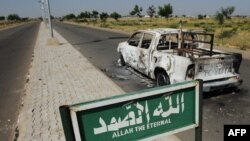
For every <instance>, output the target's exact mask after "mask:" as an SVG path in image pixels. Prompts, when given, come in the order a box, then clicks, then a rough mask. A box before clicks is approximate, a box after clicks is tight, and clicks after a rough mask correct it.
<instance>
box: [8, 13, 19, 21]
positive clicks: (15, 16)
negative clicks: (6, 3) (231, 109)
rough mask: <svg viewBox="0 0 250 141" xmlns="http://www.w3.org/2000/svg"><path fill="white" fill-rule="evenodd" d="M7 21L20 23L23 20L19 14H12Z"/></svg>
mask: <svg viewBox="0 0 250 141" xmlns="http://www.w3.org/2000/svg"><path fill="white" fill-rule="evenodd" d="M7 19H8V21H19V20H20V19H21V18H20V17H19V16H18V15H17V14H10V15H8V17H7Z"/></svg>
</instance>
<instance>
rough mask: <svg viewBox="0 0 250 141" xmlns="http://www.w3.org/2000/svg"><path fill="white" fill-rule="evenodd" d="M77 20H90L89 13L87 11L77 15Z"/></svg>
mask: <svg viewBox="0 0 250 141" xmlns="http://www.w3.org/2000/svg"><path fill="white" fill-rule="evenodd" d="M78 18H79V19H85V18H91V13H90V12H88V11H85V12H81V13H80V14H79V15H78Z"/></svg>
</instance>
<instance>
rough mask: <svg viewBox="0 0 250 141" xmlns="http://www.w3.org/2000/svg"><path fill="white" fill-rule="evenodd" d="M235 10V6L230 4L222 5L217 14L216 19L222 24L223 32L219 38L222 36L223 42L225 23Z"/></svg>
mask: <svg viewBox="0 0 250 141" xmlns="http://www.w3.org/2000/svg"><path fill="white" fill-rule="evenodd" d="M234 10H235V7H234V6H229V7H227V8H223V7H221V9H220V11H217V12H216V14H215V20H216V21H217V22H218V24H219V25H220V26H221V33H220V35H219V38H221V42H222V44H223V24H224V23H225V19H231V15H232V14H233V12H234Z"/></svg>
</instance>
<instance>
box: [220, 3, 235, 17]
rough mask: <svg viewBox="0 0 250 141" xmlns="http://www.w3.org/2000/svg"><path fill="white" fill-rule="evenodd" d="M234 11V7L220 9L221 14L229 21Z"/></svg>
mask: <svg viewBox="0 0 250 141" xmlns="http://www.w3.org/2000/svg"><path fill="white" fill-rule="evenodd" d="M234 10H235V7H234V6H229V7H227V8H223V7H221V14H223V16H224V17H225V18H226V19H231V15H232V14H233V12H234Z"/></svg>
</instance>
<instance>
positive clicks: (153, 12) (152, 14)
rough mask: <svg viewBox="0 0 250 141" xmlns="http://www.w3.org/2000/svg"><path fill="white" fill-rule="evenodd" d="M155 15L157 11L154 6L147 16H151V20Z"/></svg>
mask: <svg viewBox="0 0 250 141" xmlns="http://www.w3.org/2000/svg"><path fill="white" fill-rule="evenodd" d="M155 13H156V11H155V7H154V5H151V6H149V7H148V10H147V14H148V15H149V16H150V18H152V17H153V16H154V15H155Z"/></svg>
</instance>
